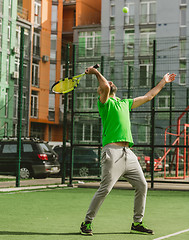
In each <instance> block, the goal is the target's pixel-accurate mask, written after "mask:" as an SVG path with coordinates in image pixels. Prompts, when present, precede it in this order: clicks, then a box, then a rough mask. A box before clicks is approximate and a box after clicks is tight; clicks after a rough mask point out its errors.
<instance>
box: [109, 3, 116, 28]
mask: <svg viewBox="0 0 189 240" xmlns="http://www.w3.org/2000/svg"><path fill="white" fill-rule="evenodd" d="M114 25H115V2H114V0H111V2H110V26H114Z"/></svg>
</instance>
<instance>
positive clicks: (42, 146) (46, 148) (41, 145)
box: [38, 143, 53, 153]
mask: <svg viewBox="0 0 189 240" xmlns="http://www.w3.org/2000/svg"><path fill="white" fill-rule="evenodd" d="M38 146H39V148H40V150H41V151H42V152H44V153H52V152H53V151H52V149H51V147H50V146H48V144H46V143H38Z"/></svg>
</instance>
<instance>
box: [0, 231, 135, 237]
mask: <svg viewBox="0 0 189 240" xmlns="http://www.w3.org/2000/svg"><path fill="white" fill-rule="evenodd" d="M125 234H131V233H130V232H112V233H111V232H108V233H106V232H104V233H98V232H97V233H94V235H125ZM0 235H11V236H19V235H20V236H25V235H31V236H37V235H44V236H75V235H80V233H79V232H70V233H44V232H41V233H40V232H16V231H0Z"/></svg>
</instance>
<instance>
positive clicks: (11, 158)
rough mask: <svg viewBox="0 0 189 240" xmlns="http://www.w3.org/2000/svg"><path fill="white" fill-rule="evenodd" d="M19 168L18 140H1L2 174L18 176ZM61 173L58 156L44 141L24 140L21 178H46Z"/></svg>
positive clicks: (22, 144)
mask: <svg viewBox="0 0 189 240" xmlns="http://www.w3.org/2000/svg"><path fill="white" fill-rule="evenodd" d="M17 166H18V151H17V139H16V138H6V139H3V140H0V173H1V174H11V175H16V173H17ZM59 171H60V164H59V162H58V155H57V154H56V153H55V152H54V151H53V150H52V148H51V147H50V146H49V145H48V144H47V143H46V142H44V141H41V140H39V139H32V138H31V139H30V138H22V140H21V163H20V177H21V178H22V179H28V178H31V177H34V178H46V177H47V176H49V175H51V174H57V173H58V172H59Z"/></svg>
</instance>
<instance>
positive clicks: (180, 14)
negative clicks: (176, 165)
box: [74, 0, 189, 144]
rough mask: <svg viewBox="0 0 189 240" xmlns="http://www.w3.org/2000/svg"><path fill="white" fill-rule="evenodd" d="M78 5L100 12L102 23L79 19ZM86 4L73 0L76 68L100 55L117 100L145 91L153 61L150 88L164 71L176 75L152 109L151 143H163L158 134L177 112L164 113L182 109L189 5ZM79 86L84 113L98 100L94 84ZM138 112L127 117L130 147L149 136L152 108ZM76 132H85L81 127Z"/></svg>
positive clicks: (149, 1)
mask: <svg viewBox="0 0 189 240" xmlns="http://www.w3.org/2000/svg"><path fill="white" fill-rule="evenodd" d="M80 4H81V5H82V6H83V8H82V9H83V11H84V9H87V8H88V9H90V10H91V11H96V12H97V11H98V10H99V12H101V21H99V22H97V23H98V24H95V17H94V18H93V20H91V21H89V22H88V23H87V18H85V17H84V18H81V15H79V13H80V12H79V10H78V9H77V6H79V5H80ZM87 4H88V2H85V1H78V5H77V3H76V28H75V29H74V42H75V43H76V44H78V52H77V62H79V64H80V66H81V68H82V67H83V66H84V67H85V66H88V65H92V64H93V63H95V62H96V61H98V62H100V57H101V56H103V74H104V75H105V77H106V78H107V79H109V80H112V81H114V82H115V84H116V85H117V86H118V89H119V91H118V96H119V97H121V98H122V97H128V96H129V97H131V98H133V97H136V96H140V95H144V94H145V93H146V92H147V91H149V89H150V88H151V87H152V74H153V61H155V66H156V69H155V70H156V72H155V74H156V75H155V76H156V82H155V84H156V83H157V82H158V81H159V80H160V79H161V77H162V76H163V75H164V74H165V73H167V72H175V73H176V74H177V78H176V80H175V82H174V83H173V84H172V85H169V86H168V85H167V86H166V87H165V88H164V89H163V90H162V91H161V93H160V94H159V95H158V96H157V97H156V100H155V107H156V110H158V111H159V112H158V113H157V114H156V115H155V119H156V122H155V129H156V133H155V134H156V141H157V142H158V141H159V140H158V139H161V141H162V142H163V139H164V135H163V131H164V130H165V128H166V127H167V126H169V125H170V124H175V123H176V120H177V118H178V116H179V114H180V113H171V114H170V113H168V112H169V111H171V110H175V109H185V107H186V106H187V96H188V85H189V81H188V71H187V64H188V59H187V54H188V49H187V43H188V35H189V34H188V27H187V16H188V14H187V13H188V11H189V8H188V4H189V1H188V0H167V1H164V0H108V1H107V0H102V1H101V6H99V5H98V4H95V8H96V7H97V6H98V10H97V9H94V8H93V6H89V5H87ZM123 6H127V7H128V8H129V12H128V13H127V14H124V13H123V12H122V8H123ZM83 14H84V12H83ZM84 15H85V14H84ZM82 16H83V15H82ZM90 17H91V18H92V17H93V16H92V14H89V18H90ZM89 18H88V19H89ZM154 40H156V52H155V56H154V53H153V49H154ZM99 49H101V50H100V51H99ZM154 59H155V60H154ZM91 63H92V64H91ZM78 68H79V66H78ZM82 84H83V85H82V86H83V89H82V90H79V89H78V90H77V100H76V106H77V107H78V109H80V110H81V108H82V106H83V109H87V110H89V108H87V106H86V105H87V103H89V102H90V103H94V102H95V101H96V99H97V95H96V94H95V87H96V85H95V84H96V82H95V80H94V81H90V84H91V86H89V81H87V80H86V82H82ZM93 84H94V85H93ZM79 91H81V92H79ZM93 93H94V95H93ZM181 95H182V97H181ZM93 96H94V97H93ZM170 102H171V105H170ZM91 106H93V108H94V109H93V110H95V109H96V105H95V104H91ZM140 110H141V111H143V113H140V114H135V113H134V112H133V114H132V116H131V117H132V123H133V125H132V126H133V129H132V132H133V135H134V139H135V143H138V144H145V143H149V142H150V137H151V136H150V131H151V126H150V125H151V124H150V123H151V114H150V113H147V111H150V110H151V103H148V104H145V105H144V106H142V107H141V108H140ZM161 111H162V112H161ZM163 111H164V112H163ZM170 118H171V119H170ZM86 126H88V125H86ZM87 129H88V131H89V133H91V132H92V130H91V129H92V127H88V128H87ZM81 132H83V134H84V133H85V127H84V126H83V131H81ZM86 135H87V134H86Z"/></svg>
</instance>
